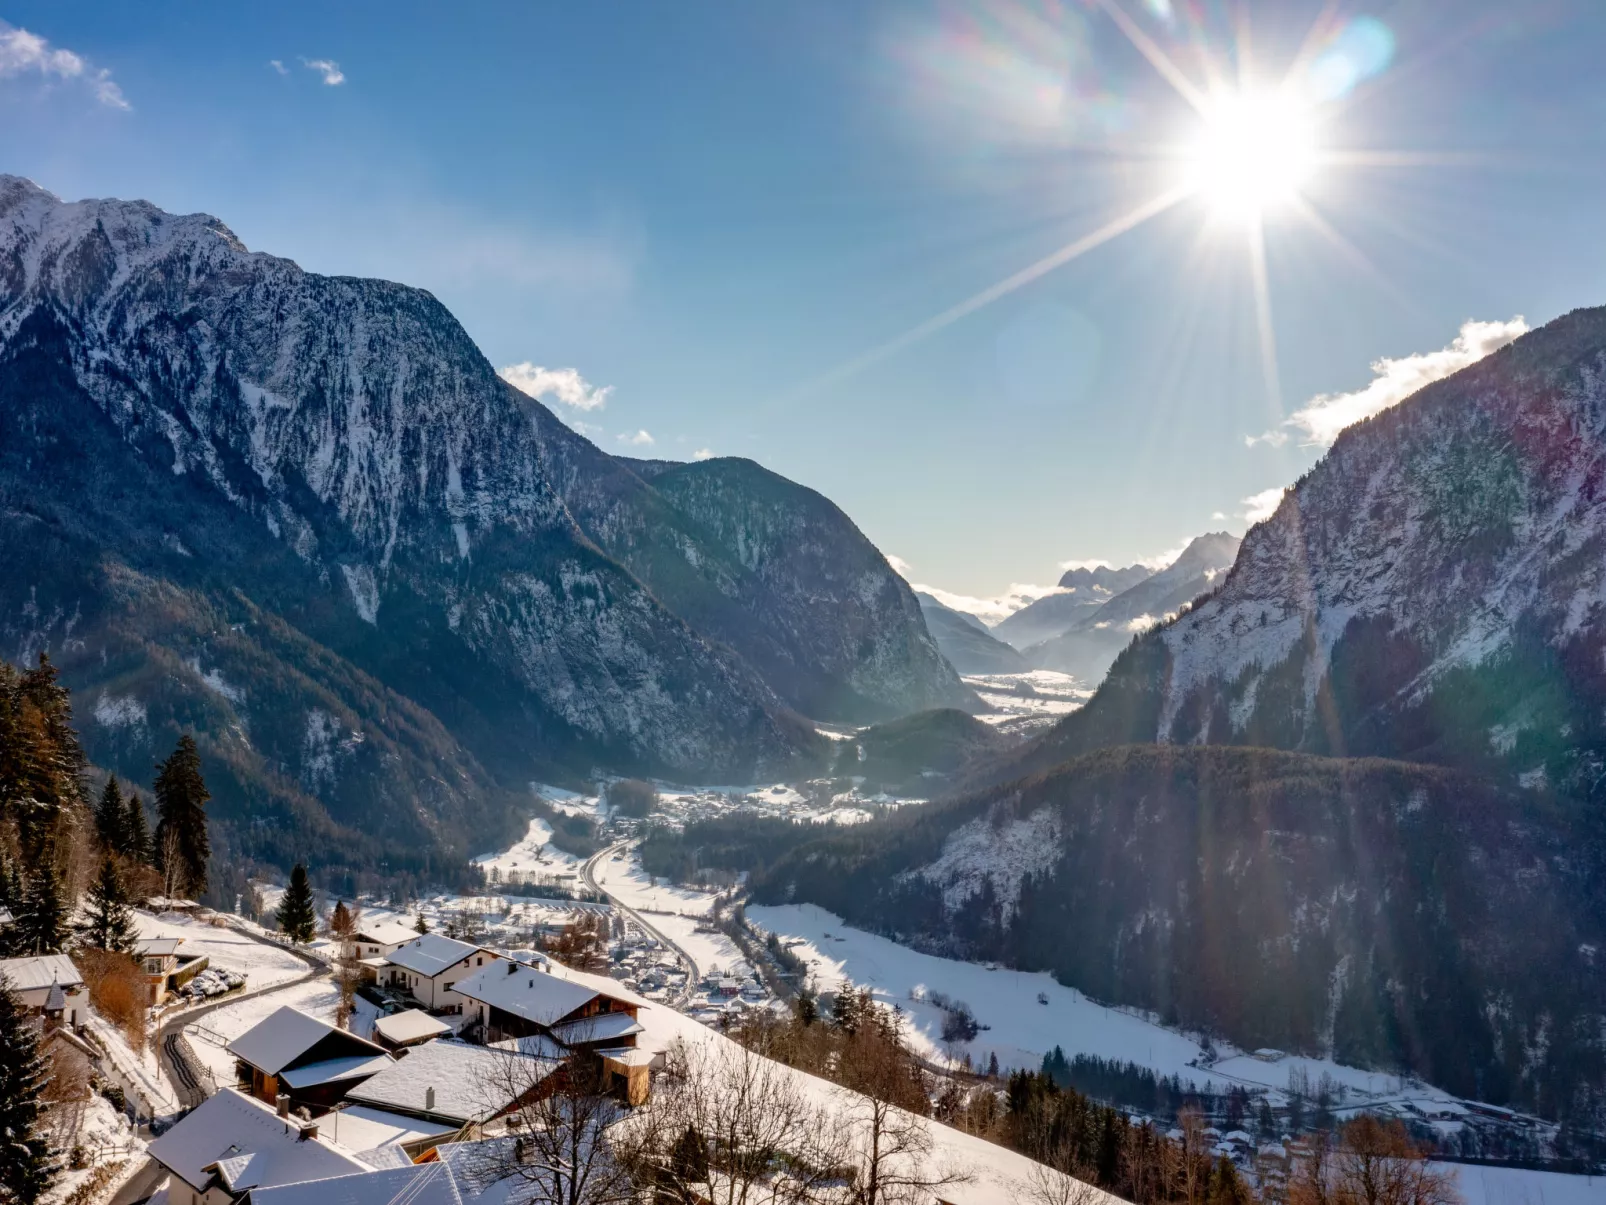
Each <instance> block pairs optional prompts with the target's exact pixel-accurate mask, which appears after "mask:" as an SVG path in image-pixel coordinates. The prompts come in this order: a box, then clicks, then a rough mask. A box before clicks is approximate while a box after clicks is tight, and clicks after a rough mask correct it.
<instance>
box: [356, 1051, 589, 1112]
mask: <svg viewBox="0 0 1606 1205" xmlns="http://www.w3.org/2000/svg"><path fill="white" fill-rule="evenodd" d="M514 1057H516V1056H514V1055H510V1054H509V1053H508V1052H507V1051H503V1050H493V1049H491V1048H490V1047H488V1046H470V1045H468V1044H467V1043H466V1042H458V1041H452V1040H447V1039H442V1040H441V1041H438V1042H426V1043H424V1045H422V1046H414V1047H412V1048H411V1049H410V1050H409V1051H408V1052H407V1054H406V1056H405V1057H403V1058H400V1059H397V1060H396V1061H395V1062H394V1063H392V1064H391V1065H390V1066H389V1067H386V1068H385V1069H384V1070H383V1071H381V1072H380V1073H379V1074H378V1075H376V1076H374V1077H373V1078H372V1079H370V1080H366V1081H364V1082H363V1083H361V1084H359V1085H358V1086H357V1087H355V1088H353V1089H352V1090H351V1091H350V1092H348V1093H346V1097H347V1099H349V1100H353V1101H361V1102H363V1103H365V1104H370V1105H378V1106H379V1107H380V1108H383V1109H389V1110H393V1111H395V1112H398V1113H408V1114H412V1115H414V1116H419V1117H432V1118H439V1119H440V1120H443V1121H455V1122H458V1123H464V1122H469V1121H478V1120H482V1119H484V1118H488V1117H494V1116H495V1115H496V1114H497V1113H499V1112H501V1111H502V1109H503V1108H505V1107H506V1106H507V1105H508V1103H509V1101H508V1100H507V1099H505V1096H506V1093H505V1092H504V1091H503V1090H502V1089H501V1088H500V1087H499V1086H498V1085H499V1084H500V1083H501V1081H503V1080H505V1079H506V1078H507V1076H508V1062H507V1060H508V1059H510V1058H514ZM529 1062H530V1064H532V1065H530V1066H528V1067H525V1068H521V1069H520V1070H519V1071H518V1080H519V1082H520V1083H522V1084H523V1085H524V1086H526V1087H528V1086H533V1085H534V1084H536V1083H539V1082H540V1080H541V1079H544V1078H545V1077H546V1076H547V1075H549V1074H551V1072H552V1071H553V1070H556V1068H557V1064H556V1063H555V1062H552V1063H549V1062H548V1061H547V1060H540V1059H531V1060H529ZM431 1088H433V1089H434V1090H435V1096H434V1104H433V1105H431V1104H430V1103H429V1101H430V1097H429V1090H430V1089H431Z"/></svg>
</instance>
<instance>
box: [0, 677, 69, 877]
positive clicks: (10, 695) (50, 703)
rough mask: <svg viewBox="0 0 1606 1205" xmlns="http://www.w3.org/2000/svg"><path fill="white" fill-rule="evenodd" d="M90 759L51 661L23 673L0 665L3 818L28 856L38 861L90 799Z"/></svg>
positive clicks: (0, 810) (0, 798)
mask: <svg viewBox="0 0 1606 1205" xmlns="http://www.w3.org/2000/svg"><path fill="white" fill-rule="evenodd" d="M84 766H85V759H84V752H83V749H82V748H81V747H80V746H79V744H78V734H77V733H76V732H74V731H73V727H72V707H71V704H70V703H69V701H68V697H67V691H66V689H65V688H64V687H62V686H61V685H60V684H59V683H58V682H57V681H56V670H55V667H54V666H53V665H51V664H50V658H49V657H47V656H45V655H44V654H40V657H39V665H38V667H37V668H35V669H31V670H26V671H23V672H20V673H19V672H18V671H17V670H16V669H15V668H13V667H12V666H10V665H6V664H4V663H0V820H5V819H10V820H12V821H13V822H14V823H15V824H16V831H17V836H18V838H19V840H20V841H21V844H22V852H23V856H24V857H25V858H26V859H28V860H29V861H34V860H36V859H37V858H38V857H39V856H40V855H41V853H42V851H43V850H44V849H45V847H46V846H47V845H48V844H50V842H51V841H52V840H53V839H54V838H55V837H56V836H58V835H59V833H60V830H61V827H62V821H63V818H64V816H65V814H66V813H67V812H68V810H69V809H70V808H72V807H74V806H76V805H78V804H79V803H82V802H83V801H84V788H83V773H84Z"/></svg>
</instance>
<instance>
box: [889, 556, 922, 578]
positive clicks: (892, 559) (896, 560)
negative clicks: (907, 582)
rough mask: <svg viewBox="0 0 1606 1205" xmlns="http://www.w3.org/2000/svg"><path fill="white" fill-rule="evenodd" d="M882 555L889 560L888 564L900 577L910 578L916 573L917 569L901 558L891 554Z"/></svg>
mask: <svg viewBox="0 0 1606 1205" xmlns="http://www.w3.org/2000/svg"><path fill="white" fill-rule="evenodd" d="M881 555H882V556H884V557H886V558H887V564H889V565H891V566H892V571H893V572H894V573H896V574H897V575H898V576H899V577H908V576H909V575H910V574H911V573H913V572H914V568H915V567H914V566H913V565H911V564H910V563H909V562H908V561H906V560H904V559H903V558H902V557H901V556H898V555H896V554H894V553H891V552H883V553H882V554H881Z"/></svg>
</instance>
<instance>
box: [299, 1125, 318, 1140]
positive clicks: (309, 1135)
mask: <svg viewBox="0 0 1606 1205" xmlns="http://www.w3.org/2000/svg"><path fill="white" fill-rule="evenodd" d="M317 1137H318V1123H317V1122H316V1121H314V1122H311V1123H309V1124H308V1125H304V1126H302V1127H301V1141H302V1142H306V1141H307V1140H308V1139H316V1138H317Z"/></svg>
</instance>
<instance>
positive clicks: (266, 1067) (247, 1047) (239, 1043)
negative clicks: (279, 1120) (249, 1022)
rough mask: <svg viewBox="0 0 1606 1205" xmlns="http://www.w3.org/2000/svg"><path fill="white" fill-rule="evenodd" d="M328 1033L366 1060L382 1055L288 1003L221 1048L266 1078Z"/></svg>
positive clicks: (366, 1042)
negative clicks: (352, 1046) (362, 1055)
mask: <svg viewBox="0 0 1606 1205" xmlns="http://www.w3.org/2000/svg"><path fill="white" fill-rule="evenodd" d="M332 1034H338V1035H339V1036H340V1037H341V1038H344V1039H346V1040H347V1041H348V1042H350V1043H352V1044H354V1049H355V1050H359V1051H366V1052H367V1054H366V1057H368V1058H372V1057H374V1056H375V1055H382V1054H384V1053H385V1051H384V1049H383V1048H382V1047H380V1046H378V1045H376V1044H375V1043H373V1042H370V1041H369V1040H368V1039H367V1038H359V1037H358V1036H357V1035H356V1034H354V1033H348V1032H347V1031H345V1030H344V1029H336V1028H335V1027H334V1026H333V1025H330V1024H329V1023H328V1022H327V1021H320V1020H318V1018H317V1017H313V1016H309V1015H308V1014H306V1013H304V1012H302V1011H301V1010H300V1009H299V1008H292V1007H291V1006H290V1005H288V1004H286V1005H285V1006H284V1007H282V1008H280V1009H279V1010H278V1011H277V1012H275V1013H272V1014H271V1015H269V1016H267V1017H265V1018H263V1019H262V1020H261V1021H258V1022H257V1023H256V1024H255V1025H253V1026H252V1027H251V1028H250V1029H248V1030H246V1031H245V1032H244V1033H242V1034H241V1035H240V1036H239V1037H237V1038H235V1039H234V1040H233V1041H232V1042H230V1043H229V1044H228V1045H227V1046H225V1047H224V1049H225V1050H227V1051H228V1052H229V1053H230V1054H232V1055H233V1056H234V1057H235V1058H237V1059H244V1060H245V1061H246V1062H247V1063H250V1064H251V1066H253V1067H255V1068H256V1069H257V1070H259V1071H261V1072H263V1073H264V1074H266V1075H278V1074H279V1072H280V1071H282V1070H284V1068H286V1067H288V1066H289V1065H290V1064H291V1063H293V1062H295V1061H296V1060H297V1059H298V1058H300V1057H301V1056H302V1055H304V1054H306V1053H308V1052H309V1051H310V1050H311V1049H312V1048H313V1047H314V1046H316V1045H317V1044H318V1043H319V1042H321V1041H323V1040H324V1039H325V1038H327V1037H329V1036H330V1035H332ZM342 1044H344V1043H342Z"/></svg>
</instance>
